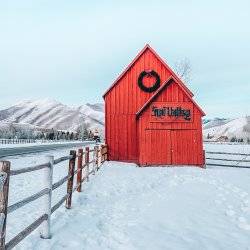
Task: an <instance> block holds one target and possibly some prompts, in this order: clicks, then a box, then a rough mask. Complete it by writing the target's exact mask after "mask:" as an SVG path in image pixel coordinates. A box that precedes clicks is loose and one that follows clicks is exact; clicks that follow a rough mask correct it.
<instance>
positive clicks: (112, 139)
mask: <svg viewBox="0 0 250 250" xmlns="http://www.w3.org/2000/svg"><path fill="white" fill-rule="evenodd" d="M144 70H154V71H156V72H157V73H158V74H159V76H160V79H161V85H160V87H159V88H158V89H157V90H156V91H155V92H153V93H146V92H144V91H142V90H141V89H140V88H139V87H138V85H137V80H138V76H139V74H140V73H141V72H142V71H144ZM144 84H145V85H146V84H147V85H148V84H149V85H150V84H152V79H146V81H145V82H144ZM192 97H193V94H192V92H191V91H190V90H189V89H188V88H187V87H186V86H185V85H184V83H183V82H182V81H181V80H180V79H179V78H178V77H177V76H176V75H175V74H174V72H173V71H172V70H171V69H170V68H169V66H168V65H166V63H165V62H163V60H162V59H161V58H160V57H159V55H157V54H156V52H155V51H154V50H153V49H152V48H151V47H150V46H149V45H146V46H145V47H144V48H143V50H142V51H141V52H140V53H139V54H138V55H137V57H136V58H135V59H134V60H133V61H132V63H131V64H130V65H129V66H128V67H127V68H126V70H125V71H124V72H123V73H122V74H121V75H120V76H119V77H118V79H117V80H116V81H115V82H114V83H113V85H112V86H111V87H110V89H109V90H108V91H107V92H106V93H105V94H104V99H105V134H106V143H107V145H108V148H109V152H108V154H109V155H108V157H109V160H118V161H127V162H135V163H137V164H140V165H152V164H154V165H161V164H167V165H203V164H204V155H203V154H204V153H203V145H202V125H201V117H202V116H203V115H205V114H204V112H203V111H202V110H201V108H200V107H199V106H198V105H197V103H195V102H194V100H193V99H192ZM154 104H157V105H168V106H169V107H178V106H181V107H182V108H188V109H190V110H191V117H192V118H191V119H190V120H189V121H183V120H182V118H181V117H178V118H173V117H163V118H155V117H152V105H154ZM159 119H160V120H159ZM161 119H162V120H161Z"/></svg>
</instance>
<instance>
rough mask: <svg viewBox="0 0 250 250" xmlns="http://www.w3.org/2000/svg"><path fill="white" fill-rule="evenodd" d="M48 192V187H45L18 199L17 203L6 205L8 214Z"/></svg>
mask: <svg viewBox="0 0 250 250" xmlns="http://www.w3.org/2000/svg"><path fill="white" fill-rule="evenodd" d="M48 193H49V189H48V188H45V189H43V190H41V191H39V192H37V193H36V194H33V195H31V196H29V197H27V198H25V199H23V200H21V201H18V202H17V203H15V204H12V205H10V206H9V207H8V214H10V213H12V212H14V211H15V210H17V209H18V208H21V207H23V206H25V205H26V204H28V203H30V202H32V201H35V200H37V199H38V198H40V197H42V196H44V195H45V194H48Z"/></svg>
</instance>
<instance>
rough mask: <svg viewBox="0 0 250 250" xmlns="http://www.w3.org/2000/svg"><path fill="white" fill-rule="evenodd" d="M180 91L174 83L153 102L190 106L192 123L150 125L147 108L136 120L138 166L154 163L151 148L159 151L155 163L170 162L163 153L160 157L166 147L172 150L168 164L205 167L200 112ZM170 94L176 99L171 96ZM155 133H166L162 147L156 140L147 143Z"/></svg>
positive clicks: (160, 142) (154, 123)
mask: <svg viewBox="0 0 250 250" xmlns="http://www.w3.org/2000/svg"><path fill="white" fill-rule="evenodd" d="M182 92H183V91H182V89H181V88H180V87H179V86H178V84H177V83H173V84H172V85H170V86H169V88H167V89H165V90H164V91H163V92H162V93H161V95H159V96H158V97H157V98H156V100H155V102H157V103H158V102H174V103H183V102H184V103H189V105H192V109H193V120H192V121H191V122H150V121H151V109H150V106H149V107H148V108H147V109H146V110H145V111H144V113H142V115H141V116H140V118H139V120H138V137H139V139H138V140H139V144H138V147H139V163H140V164H141V165H148V164H150V162H154V164H157V163H155V162H156V161H155V160H154V157H155V156H154V152H152V151H151V149H154V148H157V149H158V150H159V151H158V157H159V159H160V160H159V162H158V164H167V163H164V162H169V158H165V156H164V154H162V152H164V149H166V150H167V151H168V150H169V148H170V149H171V163H170V164H171V165H178V164H179V165H203V164H204V162H203V161H204V159H203V142H202V130H201V125H202V124H201V113H200V111H199V110H198V109H197V107H196V106H195V105H193V103H192V102H191V101H190V99H189V98H188V97H187V96H186V95H185V93H182ZM177 93H178V94H177ZM173 95H176V96H175V97H174V96H173ZM149 131H150V132H149ZM156 131H163V132H161V133H162V134H165V133H168V134H169V137H168V139H167V140H165V141H164V143H165V144H163V142H162V141H161V139H159V142H155V141H150V140H148V138H147V137H148V134H149V133H152V134H156V133H157V132H156ZM166 131H167V132H166ZM158 133H159V132H158ZM164 136H165V135H164ZM157 143H159V145H158V144H157ZM162 148H163V149H162ZM159 154H160V156H159ZM150 157H152V159H150Z"/></svg>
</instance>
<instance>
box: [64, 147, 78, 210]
mask: <svg viewBox="0 0 250 250" xmlns="http://www.w3.org/2000/svg"><path fill="white" fill-rule="evenodd" d="M70 155H71V156H72V158H71V159H70V160H69V172H68V177H69V179H68V183H67V194H68V195H69V196H68V198H67V200H66V208H67V209H70V208H71V200H72V189H73V183H74V171H75V161H76V151H75V150H70Z"/></svg>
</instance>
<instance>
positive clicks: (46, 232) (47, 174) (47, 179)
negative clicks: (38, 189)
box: [40, 155, 54, 239]
mask: <svg viewBox="0 0 250 250" xmlns="http://www.w3.org/2000/svg"><path fill="white" fill-rule="evenodd" d="M46 162H48V163H49V166H48V167H47V168H45V169H44V175H43V178H44V180H43V181H44V186H45V188H48V189H49V192H48V193H47V194H46V195H44V201H43V206H44V213H45V214H47V215H48V218H47V219H46V220H45V221H44V222H43V223H42V225H41V231H40V237H41V238H42V239H50V238H51V232H50V217H51V198H52V184H53V164H54V156H52V155H47V156H46Z"/></svg>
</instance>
